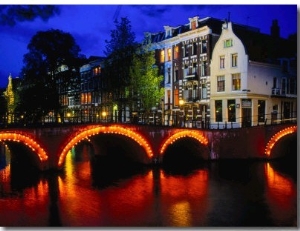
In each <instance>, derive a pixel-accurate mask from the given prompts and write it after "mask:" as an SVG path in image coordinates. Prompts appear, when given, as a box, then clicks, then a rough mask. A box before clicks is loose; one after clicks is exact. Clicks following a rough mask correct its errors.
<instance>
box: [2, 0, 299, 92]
mask: <svg viewBox="0 0 300 231" xmlns="http://www.w3.org/2000/svg"><path fill="white" fill-rule="evenodd" d="M282 4H283V3H282ZM4 6H5V5H0V7H4ZM6 6H7V5H6ZM55 6H57V9H58V10H57V12H56V13H54V14H53V15H51V12H50V13H49V15H44V16H45V17H44V18H41V17H36V18H32V19H31V20H30V21H26V20H23V19H22V18H21V19H20V18H17V17H16V15H10V18H9V19H10V20H15V25H9V24H8V23H6V22H5V21H4V20H3V12H1V10H0V20H1V18H2V22H1V21H0V32H1V36H0V87H5V86H6V85H7V78H8V75H9V74H10V73H11V74H12V76H13V77H16V76H19V73H20V70H21V68H22V66H23V55H24V54H25V53H27V44H28V43H29V41H30V39H31V38H32V36H34V35H35V34H36V33H37V32H38V31H45V30H49V29H60V30H62V31H64V32H68V33H70V34H71V35H72V36H73V37H74V38H75V40H76V43H77V44H78V45H79V46H80V48H81V53H82V54H84V55H86V56H87V57H89V56H91V55H98V56H101V55H103V51H104V50H105V45H106V43H105V39H110V30H111V29H114V23H113V22H114V19H115V17H118V18H120V17H127V18H128V19H129V20H130V21H131V25H132V30H133V31H134V32H135V35H136V40H137V41H140V40H142V38H143V36H144V32H159V31H163V27H164V26H166V25H168V26H178V25H182V24H186V23H188V22H189V21H188V18H190V17H194V16H196V15H197V16H199V17H200V18H204V17H214V18H218V19H225V18H227V17H228V12H230V19H231V21H232V22H235V23H240V24H245V25H249V26H254V27H258V28H260V30H261V32H262V33H266V34H269V33H270V26H271V24H272V21H273V20H274V19H277V20H278V24H279V26H280V34H281V36H282V37H285V38H287V37H288V35H290V34H292V33H296V32H297V5H296V3H294V4H288V5H270V4H267V5H235V4H228V5H221V4H219V5H217V4H214V5H191V4H188V5H172V4H167V5H159V4H157V5H150V4H148V5H139V4H135V5H118V4H113V5H93V4H88V5H79V4H76V5H55ZM0 9H1V8H0ZM1 13H2V14H1Z"/></svg>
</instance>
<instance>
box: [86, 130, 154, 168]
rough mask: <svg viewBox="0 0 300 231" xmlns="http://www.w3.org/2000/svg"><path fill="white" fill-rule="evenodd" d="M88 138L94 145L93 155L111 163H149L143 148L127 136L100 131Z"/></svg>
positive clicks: (120, 164)
mask: <svg viewBox="0 0 300 231" xmlns="http://www.w3.org/2000/svg"><path fill="white" fill-rule="evenodd" d="M90 140H91V143H92V145H93V147H94V157H95V158H98V159H102V160H103V161H105V162H108V163H109V164H111V165H114V164H115V165H118V166H122V165H124V164H131V163H132V164H135V163H136V164H138V163H142V164H147V163H149V157H148V156H147V153H146V151H145V149H144V148H143V147H142V146H141V145H140V144H139V143H137V142H136V141H135V140H133V139H130V138H128V137H127V136H124V135H121V134H112V133H108V134H104V133H101V134H99V135H96V136H94V137H91V138H90Z"/></svg>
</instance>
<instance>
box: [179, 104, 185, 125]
mask: <svg viewBox="0 0 300 231" xmlns="http://www.w3.org/2000/svg"><path fill="white" fill-rule="evenodd" d="M183 105H184V100H183V99H180V100H179V106H180V112H182V119H183V126H185V115H184V110H183Z"/></svg>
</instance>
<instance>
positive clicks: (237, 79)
mask: <svg viewBox="0 0 300 231" xmlns="http://www.w3.org/2000/svg"><path fill="white" fill-rule="evenodd" d="M232 90H233V91H238V90H241V74H240V73H237V74H232Z"/></svg>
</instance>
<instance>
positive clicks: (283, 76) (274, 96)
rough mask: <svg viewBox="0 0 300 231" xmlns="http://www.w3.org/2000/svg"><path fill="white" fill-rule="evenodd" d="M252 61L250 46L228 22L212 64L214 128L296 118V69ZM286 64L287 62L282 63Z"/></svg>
mask: <svg viewBox="0 0 300 231" xmlns="http://www.w3.org/2000/svg"><path fill="white" fill-rule="evenodd" d="M280 61H281V62H280V63H281V65H275V64H269V63H263V62H256V61H252V60H249V57H248V54H247V49H246V47H245V46H244V44H243V41H241V40H240V39H239V38H238V37H237V36H236V35H235V33H234V30H233V28H232V23H231V22H225V23H224V24H223V26H222V33H221V35H220V37H219V40H218V41H217V43H216V45H215V47H214V49H213V53H212V58H211V64H210V70H211V75H210V82H211V96H210V122H211V124H210V126H211V128H232V127H246V126H255V125H260V124H270V123H278V122H284V121H287V120H291V119H296V114H295V112H296V110H297V108H296V106H297V105H296V103H297V92H296V76H297V75H296V70H294V71H293V70H292V69H291V68H289V65H288V64H289V62H288V61H289V60H288V59H282V60H280ZM282 64H285V65H282Z"/></svg>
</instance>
